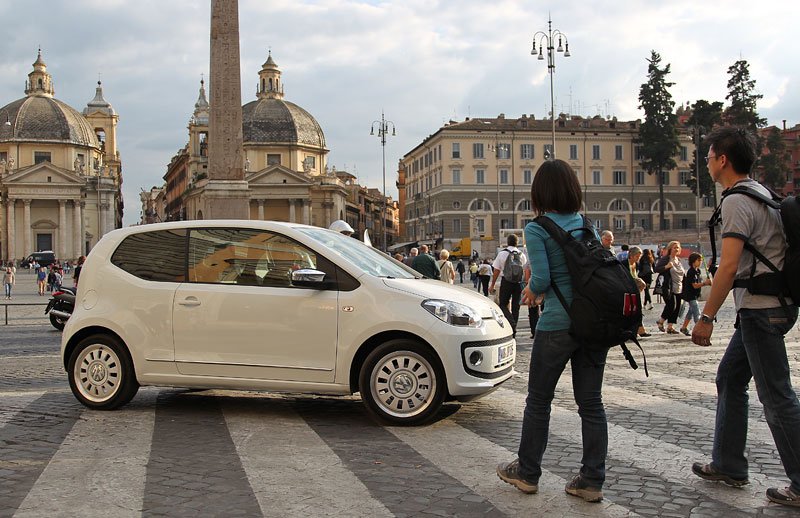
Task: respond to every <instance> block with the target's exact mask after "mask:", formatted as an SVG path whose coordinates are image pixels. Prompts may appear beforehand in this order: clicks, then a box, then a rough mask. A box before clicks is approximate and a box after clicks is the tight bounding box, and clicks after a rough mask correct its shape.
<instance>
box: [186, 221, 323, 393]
mask: <svg viewBox="0 0 800 518" xmlns="http://www.w3.org/2000/svg"><path fill="white" fill-rule="evenodd" d="M188 255H189V257H188V276H187V282H186V283H184V284H182V285H181V286H180V287H179V288H178V290H177V292H176V295H175V302H174V306H173V316H174V319H173V321H174V327H173V329H174V344H175V360H176V362H177V365H178V370H179V371H180V372H181V373H182V374H188V375H199V376H215V377H226V378H251V379H262V380H286V381H303V382H332V381H333V379H334V375H335V372H334V366H335V361H336V346H337V331H336V327H337V321H336V319H337V314H338V311H337V308H338V305H337V295H338V292H337V290H335V289H330V290H318V289H309V288H302V287H298V286H294V285H292V282H291V272H292V271H293V270H295V269H298V268H318V267H325V266H324V264H328V263H327V261H326V260H325V259H324V258H322V257H321V256H318V255H317V254H316V253H315V252H313V251H312V250H310V249H309V248H307V247H305V246H304V245H302V244H300V243H298V242H297V241H294V240H292V239H289V238H288V237H286V236H284V235H281V234H278V233H275V232H270V231H265V230H254V229H240V228H207V229H192V230H191V232H190V235H189V251H188ZM331 269H332V265H331ZM331 273H332V274H335V271H334V272H331Z"/></svg>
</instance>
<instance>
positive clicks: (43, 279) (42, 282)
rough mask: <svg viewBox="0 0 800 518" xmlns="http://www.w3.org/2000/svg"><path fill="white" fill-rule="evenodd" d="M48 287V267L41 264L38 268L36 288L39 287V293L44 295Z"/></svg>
mask: <svg viewBox="0 0 800 518" xmlns="http://www.w3.org/2000/svg"><path fill="white" fill-rule="evenodd" d="M46 287H47V268H45V267H44V266H40V267H39V268H38V269H37V270H36V288H37V289H38V292H39V295H40V296H41V295H44V293H45V288H46Z"/></svg>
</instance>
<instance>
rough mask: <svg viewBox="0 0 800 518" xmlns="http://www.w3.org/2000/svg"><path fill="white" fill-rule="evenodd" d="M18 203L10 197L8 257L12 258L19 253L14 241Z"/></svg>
mask: <svg viewBox="0 0 800 518" xmlns="http://www.w3.org/2000/svg"><path fill="white" fill-rule="evenodd" d="M16 204H17V200H15V199H14V198H9V199H8V234H7V235H8V257H7V258H6V259H9V260H12V259H15V258H16V255H17V247H16V244H15V243H14V241H15V240H16V237H17V236H16V232H14V226H15V225H16V223H15V221H14V209H15V206H16Z"/></svg>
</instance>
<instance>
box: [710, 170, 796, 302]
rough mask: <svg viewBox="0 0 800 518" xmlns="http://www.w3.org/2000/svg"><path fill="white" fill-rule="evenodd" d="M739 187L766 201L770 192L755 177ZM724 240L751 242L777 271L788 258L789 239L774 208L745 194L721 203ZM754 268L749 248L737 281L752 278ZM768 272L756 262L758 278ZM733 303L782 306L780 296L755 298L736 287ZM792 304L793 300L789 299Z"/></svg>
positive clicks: (741, 183)
mask: <svg viewBox="0 0 800 518" xmlns="http://www.w3.org/2000/svg"><path fill="white" fill-rule="evenodd" d="M736 185H737V186H745V187H748V188H749V189H753V190H755V191H758V192H760V193H761V194H763V195H764V196H766V197H767V198H769V197H770V193H769V191H768V190H767V189H766V188H765V187H764V186H762V185H761V184H760V183H758V182H756V181H755V180H753V179H752V178H747V179H746V180H741V181H739V182H737V183H736ZM722 237H723V238H726V237H735V238H738V239H742V240H743V241H745V242H749V243H750V244H751V245H752V246H753V247H754V248H755V249H756V250H758V251H759V252H761V253H762V254H764V256H765V257H766V258H767V259H769V260H770V262H772V264H774V265H775V266H776V267H777V268H778V269H783V259H784V257H785V255H786V238H785V236H784V233H783V223H782V222H781V215H780V212H778V211H777V210H775V209H772V208H770V207H768V206H767V205H766V204H764V203H762V202H760V201H758V200H756V199H754V198H751V197H750V196H747V195H746V194H732V195H729V196H726V197H725V198H724V199H723V200H722ZM752 267H753V254H752V253H750V251H748V250H747V249H744V250H742V255H741V257H740V258H739V267H738V269H737V270H736V277H735V278H736V279H749V278H750V271H751V269H752ZM770 271H772V270H770V269H769V267H768V266H766V265H765V264H764V263H762V262H761V261H758V260H756V270H755V275H760V274H762V273H768V272H770ZM733 300H734V303H735V305H736V310H737V311H738V310H740V309H742V308H746V309H765V308H775V307H779V306H780V305H781V303H780V300H779V299H778V297H773V296H770V295H753V294H752V293H750V292H749V291H747V288H734V289H733ZM787 302H788V303H791V299H788V298H787Z"/></svg>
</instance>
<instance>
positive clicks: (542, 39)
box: [531, 15, 570, 160]
mask: <svg viewBox="0 0 800 518" xmlns="http://www.w3.org/2000/svg"><path fill="white" fill-rule="evenodd" d="M556 37H558V47H557V48H556V47H555V46H554V39H553V38H556ZM562 38H563V40H564V46H563V47H562V45H561V40H562ZM537 42H538V43H539V50H538V55H539V57H538V58H537V59H539V60H544V55H543V54H542V50H543V49H546V50H547V71H548V72H549V73H550V119H551V121H552V146H553V147H552V149H551V150H550V157H549V158H550V160H555V158H556V108H555V99H554V97H553V74H555V72H556V55H555V53H556V52H564V57H565V58H568V57H569V56H570V53H569V41H568V40H567V35H566V34H564V33H563V32H561V31H560V30H558V29H555V30H553V22H552V20H550V16H549V15H548V17H547V32H544V31H538V32H537V33H536V34H534V35H533V47H532V48H531V55H536V54H537V50H536V43H537ZM545 158H547V157H545Z"/></svg>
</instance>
